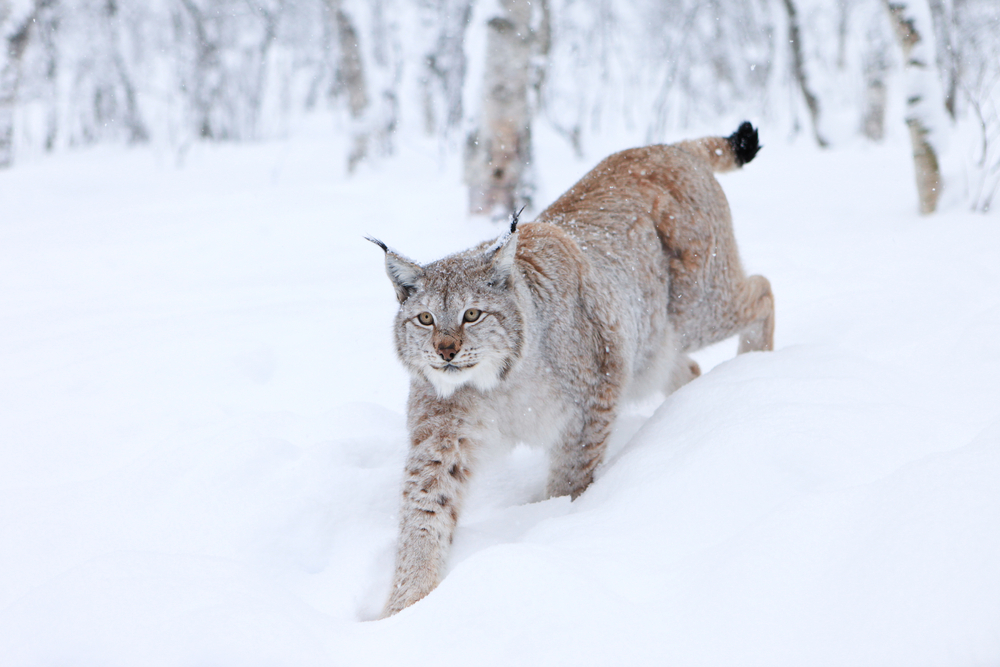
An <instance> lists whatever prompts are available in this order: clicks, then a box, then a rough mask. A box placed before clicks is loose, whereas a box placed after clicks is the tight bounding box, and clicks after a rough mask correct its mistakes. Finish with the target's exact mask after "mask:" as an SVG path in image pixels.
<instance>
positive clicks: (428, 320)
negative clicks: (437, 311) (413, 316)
mask: <svg viewBox="0 0 1000 667" xmlns="http://www.w3.org/2000/svg"><path fill="white" fill-rule="evenodd" d="M417 321H418V322H420V323H421V324H423V325H424V326H425V327H429V326H430V325H432V324H434V316H433V315H431V314H430V313H428V312H427V311H426V310H425V311H424V312H422V313H420V314H419V315H417Z"/></svg>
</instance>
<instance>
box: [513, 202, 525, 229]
mask: <svg viewBox="0 0 1000 667" xmlns="http://www.w3.org/2000/svg"><path fill="white" fill-rule="evenodd" d="M527 206H528V205H527V204H525V205H524V206H522V207H521V210H520V211H518V212H517V213H512V214H511V216H510V233H511V234H513V233H514V232H516V231H517V219H518V218H519V217H521V214H522V213H523V212H524V209H525V207H527Z"/></svg>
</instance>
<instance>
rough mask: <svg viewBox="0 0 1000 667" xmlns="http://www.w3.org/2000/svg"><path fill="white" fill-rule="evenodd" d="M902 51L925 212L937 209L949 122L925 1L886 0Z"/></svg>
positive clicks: (908, 118)
mask: <svg viewBox="0 0 1000 667" xmlns="http://www.w3.org/2000/svg"><path fill="white" fill-rule="evenodd" d="M884 2H885V6H886V9H888V11H889V18H890V20H891V21H892V26H893V29H894V30H895V32H896V38H897V39H898V40H899V44H900V47H901V48H902V50H903V60H904V61H905V62H904V65H903V67H904V76H905V81H906V84H905V85H906V125H907V126H908V127H909V129H910V143H911V145H912V146H913V163H914V167H915V169H916V179H917V197H918V200H919V205H920V212H921V213H922V214H924V215H926V214H929V213H933V212H934V211H935V210H936V209H937V202H938V197H939V196H940V194H941V167H940V164H939V162H938V156H939V155H940V150H939V149H938V148H937V147H936V146H937V145H939V144H940V142H941V140H942V138H943V137H942V135H943V133H944V131H945V127H946V124H947V121H946V119H945V117H944V116H945V114H944V105H943V100H944V96H943V93H942V91H941V82H940V81H939V79H938V76H937V72H936V71H935V69H934V62H935V59H934V42H933V41H932V39H930V37H932V36H933V34H934V33H933V30H932V26H931V18H930V9H929V7H928V6H927V4H926V2H925V0H906V1H905V2H903V1H902V0H884Z"/></svg>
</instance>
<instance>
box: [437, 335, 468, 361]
mask: <svg viewBox="0 0 1000 667" xmlns="http://www.w3.org/2000/svg"><path fill="white" fill-rule="evenodd" d="M461 347H462V345H461V344H460V343H459V342H458V341H457V340H456V339H454V338H443V339H441V340H439V341H438V344H437V351H438V354H439V355H441V358H442V359H444V360H445V361H451V360H452V359H454V358H455V355H456V354H458V351H459V350H460V349H461Z"/></svg>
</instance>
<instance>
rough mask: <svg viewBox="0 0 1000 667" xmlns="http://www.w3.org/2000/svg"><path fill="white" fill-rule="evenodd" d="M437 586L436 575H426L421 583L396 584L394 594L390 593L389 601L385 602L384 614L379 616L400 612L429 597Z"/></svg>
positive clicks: (385, 616) (388, 615) (386, 616)
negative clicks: (432, 576)
mask: <svg viewBox="0 0 1000 667" xmlns="http://www.w3.org/2000/svg"><path fill="white" fill-rule="evenodd" d="M436 587H437V579H436V577H435V578H433V579H432V578H430V577H425V578H424V581H422V582H420V585H417V584H416V582H407V583H397V584H395V585H394V587H393V589H392V594H390V595H389V600H388V602H386V603H385V609H383V610H382V615H381V616H380V617H379V618H389V617H390V616H394V615H396V614H398V613H399V612H401V611H402V610H404V609H406V608H407V607H409V606H410V605H412V604H416V603H417V602H419V601H420V600H422V599H424V598H425V597H427V595H428V594H429V593H430V592H431V591H433V590H434V589H435V588H436Z"/></svg>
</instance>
